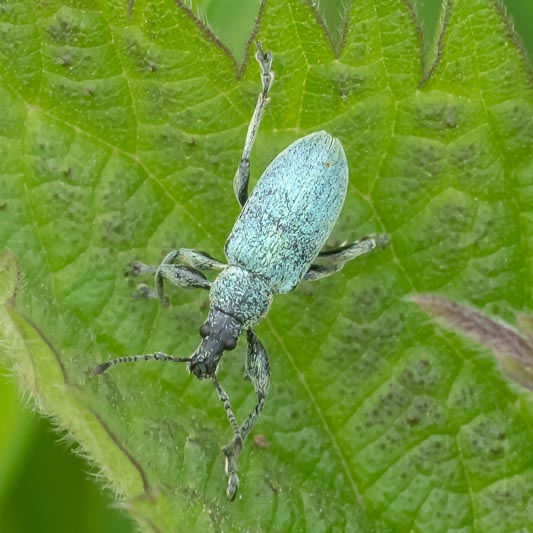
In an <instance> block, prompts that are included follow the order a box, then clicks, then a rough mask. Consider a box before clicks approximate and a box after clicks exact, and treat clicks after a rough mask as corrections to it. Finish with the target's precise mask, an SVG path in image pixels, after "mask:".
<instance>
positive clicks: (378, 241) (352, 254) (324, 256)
mask: <svg viewBox="0 0 533 533" xmlns="http://www.w3.org/2000/svg"><path fill="white" fill-rule="evenodd" d="M388 242H389V239H388V236H387V235H370V236H368V237H363V238H362V239H359V240H357V241H355V242H352V243H350V244H346V245H345V246H339V247H338V248H333V249H331V250H325V251H323V252H320V254H319V255H318V257H317V259H318V260H319V263H313V264H312V265H311V267H310V268H309V270H308V271H307V273H306V274H305V276H304V277H303V281H316V280H318V279H322V278H326V277H328V276H331V275H332V274H335V272H338V271H339V270H341V269H342V268H343V267H344V265H345V264H346V263H347V262H348V261H352V260H353V259H355V258H356V257H359V256H360V255H364V254H368V253H370V252H372V251H373V250H375V249H376V248H377V247H378V246H381V247H382V248H385V247H386V246H387V244H388Z"/></svg>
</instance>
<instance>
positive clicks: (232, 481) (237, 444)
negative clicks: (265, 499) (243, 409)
mask: <svg viewBox="0 0 533 533" xmlns="http://www.w3.org/2000/svg"><path fill="white" fill-rule="evenodd" d="M211 379H212V380H213V385H214V386H215V390H216V391H217V394H218V397H219V399H220V401H221V402H222V403H223V404H224V409H225V410H226V414H227V415H228V420H229V423H230V424H231V427H232V429H233V434H234V438H233V443H232V445H233V446H234V449H235V450H238V451H237V455H238V453H239V452H240V451H241V449H242V436H241V430H240V428H239V424H238V423H237V420H236V418H235V415H234V414H233V409H232V408H231V405H230V403H229V396H228V395H227V394H226V391H225V390H224V389H223V388H222V387H221V386H220V383H219V382H218V380H217V378H216V376H215V375H214V374H213V376H212V378H211ZM224 454H225V455H226V465H225V471H226V475H227V476H228V487H227V489H226V496H227V497H228V499H229V500H230V501H233V500H234V499H235V496H236V495H237V489H238V488H239V476H238V475H237V463H236V461H235V459H234V455H232V456H231V457H228V455H227V453H226V450H224Z"/></svg>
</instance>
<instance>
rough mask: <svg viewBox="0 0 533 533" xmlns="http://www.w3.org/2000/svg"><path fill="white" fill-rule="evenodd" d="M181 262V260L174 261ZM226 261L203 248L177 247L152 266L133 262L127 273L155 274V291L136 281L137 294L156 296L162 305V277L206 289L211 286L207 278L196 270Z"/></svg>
mask: <svg viewBox="0 0 533 533" xmlns="http://www.w3.org/2000/svg"><path fill="white" fill-rule="evenodd" d="M174 263H182V264H178V265H176V264H174ZM224 268H226V264H225V263H222V262H221V261H218V260H217V259H215V258H214V257H211V256H210V255H209V254H207V253H205V252H201V251H199V250H191V249H190V248H180V249H179V250H172V251H171V252H169V253H168V254H167V255H166V256H165V258H164V259H163V261H162V262H161V264H160V265H159V266H158V267H157V268H156V267H152V266H149V265H145V264H144V263H139V262H136V263H133V266H132V269H131V271H130V275H132V276H140V275H143V274H153V275H154V276H155V288H156V290H155V291H152V290H150V289H149V288H148V286H147V285H145V284H141V285H139V296H143V297H146V298H158V299H159V300H160V301H161V303H163V305H168V299H167V298H166V297H165V295H164V285H163V280H165V279H166V280H168V281H169V282H170V283H172V284H173V285H177V286H178V287H181V288H184V289H198V288H199V289H207V290H209V288H210V287H211V282H210V281H209V280H208V279H207V278H206V277H205V276H204V275H203V274H202V273H201V272H200V270H219V271H220V270H224Z"/></svg>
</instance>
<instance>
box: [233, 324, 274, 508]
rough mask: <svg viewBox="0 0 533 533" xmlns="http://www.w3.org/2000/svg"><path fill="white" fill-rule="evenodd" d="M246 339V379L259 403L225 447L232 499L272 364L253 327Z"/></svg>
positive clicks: (266, 390)
mask: <svg viewBox="0 0 533 533" xmlns="http://www.w3.org/2000/svg"><path fill="white" fill-rule="evenodd" d="M246 340H247V342H248V348H247V354H246V366H245V374H244V379H246V380H248V381H250V382H251V383H252V385H253V386H254V389H255V393H256V395H257V404H256V405H255V407H254V408H253V409H252V411H251V412H250V414H249V415H248V416H247V417H246V420H245V421H244V423H243V424H242V426H241V428H240V433H239V435H238V436H237V435H236V437H235V439H234V440H233V442H232V443H231V444H230V445H229V446H227V447H226V448H225V449H224V455H225V456H226V475H227V476H228V477H229V479H228V488H227V491H226V494H227V495H228V498H229V499H230V500H233V499H234V498H235V494H236V493H237V488H238V484H239V478H238V477H237V457H238V456H239V454H240V452H241V449H242V443H243V442H244V440H245V439H246V437H247V436H248V434H249V433H250V431H251V430H252V428H253V427H254V425H255V423H256V422H257V419H258V418H259V415H260V414H261V411H262V410H263V407H264V405H265V399H266V397H267V395H268V389H269V387H270V364H269V362H268V356H267V353H266V350H265V348H264V346H263V344H262V343H261V341H260V340H259V339H258V338H257V335H256V334H255V333H254V332H253V330H252V329H248V330H247V331H246Z"/></svg>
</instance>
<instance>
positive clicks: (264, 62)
mask: <svg viewBox="0 0 533 533" xmlns="http://www.w3.org/2000/svg"><path fill="white" fill-rule="evenodd" d="M256 46H257V53H256V54H255V58H256V59H257V62H258V63H259V66H260V67H261V83H262V85H263V88H262V90H261V92H260V93H259V96H258V98H257V104H256V105H255V110H254V114H253V115H252V120H251V121H250V124H249V126H248V132H247V133H246V141H245V143H244V150H243V152H242V158H241V161H240V163H239V167H238V169H237V172H236V174H235V178H234V179H233V190H234V192H235V196H236V197H237V200H238V202H239V204H240V205H241V207H243V206H244V204H245V203H246V200H247V199H248V181H249V180H250V152H251V151H252V147H253V145H254V141H255V137H256V135H257V131H258V130H259V126H260V124H261V120H262V119H263V115H264V113H265V109H266V106H267V105H268V102H269V101H270V98H269V97H268V92H269V90H270V87H271V86H272V82H273V81H274V73H273V72H272V70H271V68H272V53H271V52H263V48H262V47H261V43H260V42H259V41H257V43H256Z"/></svg>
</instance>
